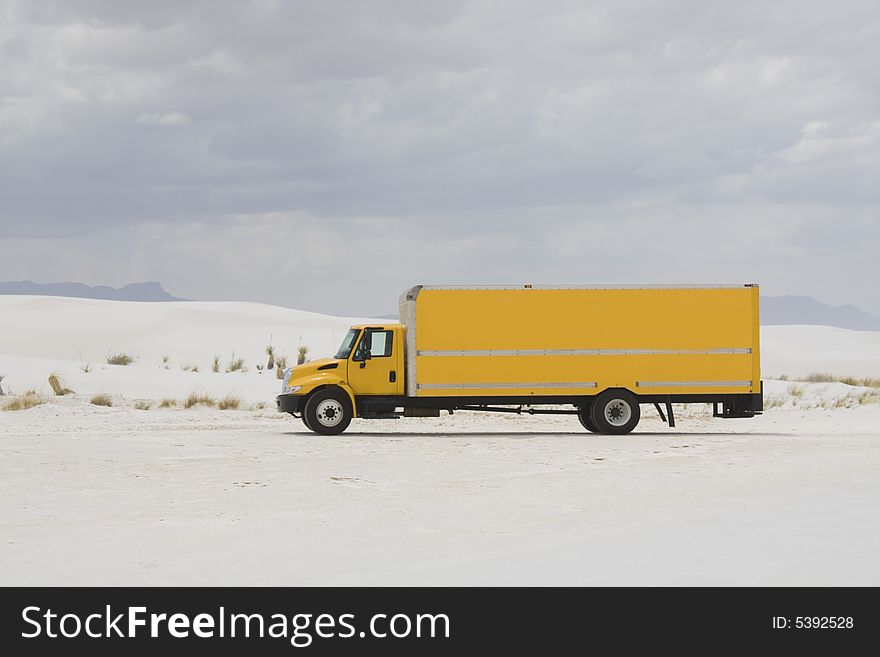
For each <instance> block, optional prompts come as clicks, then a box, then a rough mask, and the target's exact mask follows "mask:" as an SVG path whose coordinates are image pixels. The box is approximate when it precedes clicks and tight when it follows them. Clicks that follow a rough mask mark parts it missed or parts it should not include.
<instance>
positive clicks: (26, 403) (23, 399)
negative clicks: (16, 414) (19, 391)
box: [3, 390, 46, 411]
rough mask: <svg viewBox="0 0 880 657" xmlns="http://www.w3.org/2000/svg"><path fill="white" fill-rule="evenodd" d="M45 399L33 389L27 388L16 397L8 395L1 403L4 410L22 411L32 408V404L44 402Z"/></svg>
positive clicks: (36, 404) (37, 404)
mask: <svg viewBox="0 0 880 657" xmlns="http://www.w3.org/2000/svg"><path fill="white" fill-rule="evenodd" d="M45 403H46V400H45V399H43V397H42V396H41V395H38V394H37V393H36V392H34V391H33V390H28V391H27V392H26V393H24V394H23V395H19V396H18V397H10V398H9V399H7V400H6V401H5V402H4V403H3V410H4V411H23V410H26V409H28V408H33V407H34V406H39V405H40V404H45Z"/></svg>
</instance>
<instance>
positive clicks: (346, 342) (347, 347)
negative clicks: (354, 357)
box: [336, 329, 361, 360]
mask: <svg viewBox="0 0 880 657" xmlns="http://www.w3.org/2000/svg"><path fill="white" fill-rule="evenodd" d="M360 332H361V331H360V329H349V330H348V333H346V334H345V337H344V338H343V339H342V344H341V345H339V351H337V352H336V358H341V359H343V360H344V359H346V358H348V356H349V354H351V349H352V347H354V343H355V342H356V341H357V337H358V334H359V333H360Z"/></svg>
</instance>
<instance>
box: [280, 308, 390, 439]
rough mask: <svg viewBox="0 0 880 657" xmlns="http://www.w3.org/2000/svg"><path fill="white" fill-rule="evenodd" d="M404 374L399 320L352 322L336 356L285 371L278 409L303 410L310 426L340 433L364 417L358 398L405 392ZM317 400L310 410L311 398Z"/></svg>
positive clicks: (327, 431)
mask: <svg viewBox="0 0 880 657" xmlns="http://www.w3.org/2000/svg"><path fill="white" fill-rule="evenodd" d="M403 373H404V327H403V326H402V325H401V324H387V325H382V326H374V325H358V326H352V327H351V328H350V329H349V330H348V333H346V334H345V337H344V338H343V339H342V344H340V346H339V350H338V351H337V352H336V354H335V356H333V357H332V358H322V359H320V360H314V361H311V362H308V363H305V364H303V365H297V366H295V367H293V368H290V369H289V370H288V371H286V372H285V374H284V379H283V381H284V384H283V387H282V391H281V392H282V394H281V395H280V396H279V397H278V398H277V404H278V410H279V411H282V412H285V413H292V414H294V415H302V418H303V421H304V423H305V424H306V427H308V428H309V429H311V430H312V431H315V432H317V433H329V434H335V433H341V431H344V430H345V428H346V427H347V426H348V422H349V421H350V420H351V418H352V417H359V416H362V413H359V412H358V410H359V409H358V406H359V405H358V399H359V398H361V397H364V396H374V397H377V398H378V397H382V396H387V397H397V396H402V395H403V393H404V387H403V384H404V375H403ZM315 399H318V401H317V402H315V405H314V406H312V407H311V408H310V409H309V412H308V413H307V411H306V404H307V401H308V402H312V401H313V400H315ZM392 410H393V408H392Z"/></svg>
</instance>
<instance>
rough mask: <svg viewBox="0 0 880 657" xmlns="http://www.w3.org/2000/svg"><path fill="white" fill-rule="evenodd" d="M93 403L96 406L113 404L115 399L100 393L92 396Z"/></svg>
mask: <svg viewBox="0 0 880 657" xmlns="http://www.w3.org/2000/svg"><path fill="white" fill-rule="evenodd" d="M91 403H92V404H94V405H95V406H113V399H112V398H111V397H110V395H105V394H100V395H95V396H94V397H92V401H91Z"/></svg>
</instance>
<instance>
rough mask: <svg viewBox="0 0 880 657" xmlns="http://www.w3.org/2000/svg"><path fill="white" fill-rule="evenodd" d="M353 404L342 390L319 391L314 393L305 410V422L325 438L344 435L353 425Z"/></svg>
mask: <svg viewBox="0 0 880 657" xmlns="http://www.w3.org/2000/svg"><path fill="white" fill-rule="evenodd" d="M351 417H352V410H351V402H350V401H349V399H348V395H346V394H345V393H344V392H343V391H342V390H333V389H328V390H318V391H317V392H315V393H313V394H312V395H311V396H310V397H309V399H308V401H307V402H306V407H305V408H304V409H303V422H304V423H305V425H306V426H307V427H308V428H309V429H311V430H312V431H314V432H315V433H320V434H323V435H325V436H335V435H337V434H340V433H342V432H343V431H345V430H346V429H347V428H348V425H349V424H351Z"/></svg>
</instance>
